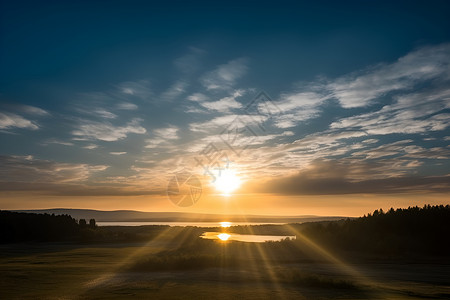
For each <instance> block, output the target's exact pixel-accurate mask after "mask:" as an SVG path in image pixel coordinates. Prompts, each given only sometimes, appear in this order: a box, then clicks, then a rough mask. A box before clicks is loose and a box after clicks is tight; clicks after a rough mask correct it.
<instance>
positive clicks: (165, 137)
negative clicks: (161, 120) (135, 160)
mask: <svg viewBox="0 0 450 300" xmlns="http://www.w3.org/2000/svg"><path fill="white" fill-rule="evenodd" d="M178 131H179V129H178V128H177V127H175V126H169V127H166V128H159V129H155V130H153V135H154V137H153V138H152V139H148V140H146V142H147V145H146V146H145V148H160V147H164V146H168V145H171V144H170V141H171V140H177V139H178V138H179V136H178Z"/></svg>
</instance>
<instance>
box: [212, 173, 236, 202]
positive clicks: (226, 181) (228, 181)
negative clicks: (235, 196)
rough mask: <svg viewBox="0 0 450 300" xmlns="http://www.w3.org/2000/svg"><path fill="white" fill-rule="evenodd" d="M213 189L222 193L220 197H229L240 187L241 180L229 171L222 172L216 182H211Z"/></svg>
mask: <svg viewBox="0 0 450 300" xmlns="http://www.w3.org/2000/svg"><path fill="white" fill-rule="evenodd" d="M213 185H214V187H215V188H216V189H217V190H218V191H219V192H222V195H224V196H229V195H230V194H231V193H232V192H233V191H235V190H236V189H237V188H238V187H239V186H240V185H241V179H240V178H239V176H237V174H236V172H235V171H233V170H231V169H226V170H222V171H221V172H220V174H219V175H218V176H216V180H215V181H214V182H213Z"/></svg>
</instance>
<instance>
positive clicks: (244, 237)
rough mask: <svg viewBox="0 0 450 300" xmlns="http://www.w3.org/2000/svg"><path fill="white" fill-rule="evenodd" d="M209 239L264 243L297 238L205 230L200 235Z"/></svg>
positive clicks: (292, 236)
mask: <svg viewBox="0 0 450 300" xmlns="http://www.w3.org/2000/svg"><path fill="white" fill-rule="evenodd" d="M200 237H201V238H202V239H207V240H222V241H238V242H247V243H263V242H268V241H282V240H284V239H290V240H295V238H296V237H295V236H294V235H257V234H238V233H223V232H205V233H203V234H202V235H201V236H200Z"/></svg>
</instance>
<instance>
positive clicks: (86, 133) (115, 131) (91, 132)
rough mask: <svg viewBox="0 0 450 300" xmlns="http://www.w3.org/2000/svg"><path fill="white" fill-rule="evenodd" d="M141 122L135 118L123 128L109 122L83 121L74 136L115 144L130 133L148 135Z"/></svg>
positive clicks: (74, 131) (73, 132)
mask: <svg viewBox="0 0 450 300" xmlns="http://www.w3.org/2000/svg"><path fill="white" fill-rule="evenodd" d="M141 122H142V119H139V118H135V119H133V120H131V121H130V122H128V123H127V124H125V125H123V126H117V125H113V124H112V123H109V122H98V121H90V120H81V121H80V124H79V125H78V126H77V129H76V130H73V131H72V135H74V136H75V137H76V138H78V139H84V140H101V141H107V142H113V141H117V140H121V139H124V138H126V137H127V135H128V134H130V133H135V134H144V133H146V132H147V130H146V129H145V128H144V127H142V126H141V125H140V123H141Z"/></svg>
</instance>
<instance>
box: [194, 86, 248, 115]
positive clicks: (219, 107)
mask: <svg viewBox="0 0 450 300" xmlns="http://www.w3.org/2000/svg"><path fill="white" fill-rule="evenodd" d="M242 95H243V91H242V90H237V91H234V93H233V95H231V96H228V97H223V98H221V99H219V100H217V101H200V100H198V99H201V97H200V96H199V95H196V96H194V97H195V99H197V100H195V101H197V102H198V103H199V104H200V105H201V106H203V107H204V108H207V109H209V110H213V111H214V110H215V111H218V112H222V113H227V112H229V111H230V110H231V109H238V108H242V107H243V106H242V104H241V103H239V102H237V101H236V98H238V97H241V96H242Z"/></svg>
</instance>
